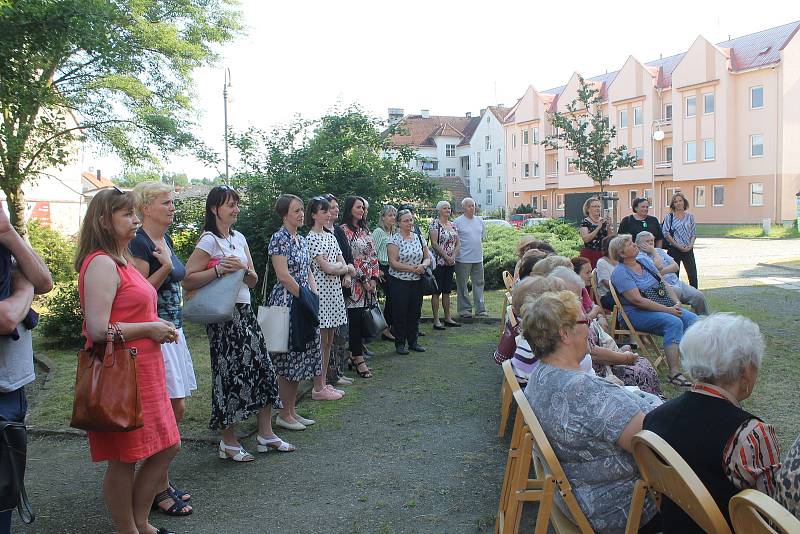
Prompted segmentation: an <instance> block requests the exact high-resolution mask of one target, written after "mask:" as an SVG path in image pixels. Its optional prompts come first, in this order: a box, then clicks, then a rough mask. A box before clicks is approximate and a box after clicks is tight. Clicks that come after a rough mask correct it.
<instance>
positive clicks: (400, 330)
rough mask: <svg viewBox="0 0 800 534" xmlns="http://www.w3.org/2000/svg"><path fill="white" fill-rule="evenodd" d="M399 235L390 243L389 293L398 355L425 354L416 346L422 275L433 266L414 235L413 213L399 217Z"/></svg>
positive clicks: (403, 212)
mask: <svg viewBox="0 0 800 534" xmlns="http://www.w3.org/2000/svg"><path fill="white" fill-rule="evenodd" d="M397 221H398V232H397V233H396V234H394V236H392V240H391V241H390V242H389V291H391V292H392V306H394V310H393V311H392V315H393V317H394V335H395V342H394V346H395V352H397V354H408V349H407V348H406V341H408V348H409V349H411V350H413V351H416V352H425V348H424V347H422V346H421V345H419V344H418V343H417V337H419V317H420V313H421V312H422V281H421V275H422V273H424V272H425V269H427V268H428V267H429V266H430V263H431V260H430V257H429V255H428V247H426V246H425V244H424V243H423V242H422V238H421V237H420V236H419V235H417V234H416V233H415V232H414V215H413V214H412V213H411V211H410V210H400V212H399V213H398V214H397Z"/></svg>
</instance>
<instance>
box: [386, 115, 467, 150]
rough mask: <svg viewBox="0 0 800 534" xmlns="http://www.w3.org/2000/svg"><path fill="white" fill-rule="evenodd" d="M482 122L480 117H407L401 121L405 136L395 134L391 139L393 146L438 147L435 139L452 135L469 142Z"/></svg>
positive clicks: (401, 128)
mask: <svg viewBox="0 0 800 534" xmlns="http://www.w3.org/2000/svg"><path fill="white" fill-rule="evenodd" d="M479 122H480V117H453V116H447V115H431V116H430V117H428V118H423V117H422V116H421V115H407V116H406V117H403V119H402V120H401V121H400V125H399V126H400V130H401V131H404V133H405V135H401V134H395V135H393V136H392V137H391V138H390V140H389V141H390V142H391V144H393V145H410V146H417V147H419V146H436V144H435V143H434V137H436V136H437V135H442V133H444V134H445V135H450V136H453V137H460V138H462V139H467V140H469V139H470V138H471V137H472V134H473V133H474V132H475V128H476V127H477V126H478V123H479Z"/></svg>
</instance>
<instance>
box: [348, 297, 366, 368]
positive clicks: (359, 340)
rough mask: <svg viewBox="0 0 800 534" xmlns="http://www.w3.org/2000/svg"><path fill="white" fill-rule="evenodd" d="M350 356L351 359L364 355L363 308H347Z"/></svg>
mask: <svg viewBox="0 0 800 534" xmlns="http://www.w3.org/2000/svg"><path fill="white" fill-rule="evenodd" d="M347 328H348V329H349V333H348V335H349V339H348V342H349V348H350V356H352V357H353V359H355V358H358V357H359V356H363V355H364V335H365V333H366V332H365V331H364V308H347Z"/></svg>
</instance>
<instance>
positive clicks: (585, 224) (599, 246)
mask: <svg viewBox="0 0 800 534" xmlns="http://www.w3.org/2000/svg"><path fill="white" fill-rule="evenodd" d="M581 228H586V229H587V230H589V233H590V234H591V233H592V232H594V229H595V228H597V225H596V224H594V223H593V222H592V221H591V220H589V217H585V218H584V219H583V220H582V221H581ZM607 235H608V227H607V226H606V225H603V227H602V228H601V229H600V231H599V232H597V235H596V236H594V239H592V240H591V241H589V242H588V243H584V245H583V246H584V247H586V248H588V249H590V250H603V239H604V238H605V237H606V236H607Z"/></svg>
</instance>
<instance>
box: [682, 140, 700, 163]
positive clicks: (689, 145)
mask: <svg viewBox="0 0 800 534" xmlns="http://www.w3.org/2000/svg"><path fill="white" fill-rule="evenodd" d="M685 146H686V150H685V152H684V154H685V157H684V158H683V161H684V163H694V162H695V161H697V142H695V141H686V143H685Z"/></svg>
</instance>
